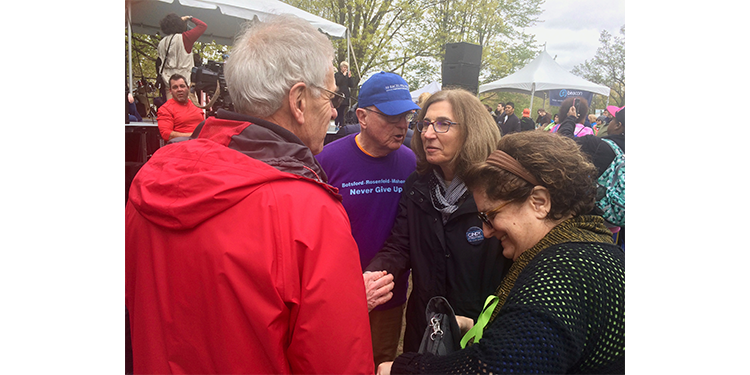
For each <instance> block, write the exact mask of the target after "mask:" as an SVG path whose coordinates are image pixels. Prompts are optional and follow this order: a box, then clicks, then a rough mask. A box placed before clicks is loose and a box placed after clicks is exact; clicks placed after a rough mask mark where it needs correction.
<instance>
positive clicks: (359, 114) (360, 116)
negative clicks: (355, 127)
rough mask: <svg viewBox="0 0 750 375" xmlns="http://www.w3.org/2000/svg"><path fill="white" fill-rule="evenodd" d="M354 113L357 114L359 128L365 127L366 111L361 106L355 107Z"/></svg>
mask: <svg viewBox="0 0 750 375" xmlns="http://www.w3.org/2000/svg"><path fill="white" fill-rule="evenodd" d="M354 113H356V114H357V121H359V126H360V128H362V129H367V111H366V110H364V109H362V108H357V110H356V111H355V112H354Z"/></svg>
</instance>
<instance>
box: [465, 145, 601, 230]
mask: <svg viewBox="0 0 750 375" xmlns="http://www.w3.org/2000/svg"><path fill="white" fill-rule="evenodd" d="M497 149H498V150H502V151H504V152H505V153H507V154H508V155H510V156H512V157H513V158H514V159H516V160H517V161H518V162H519V163H520V164H521V165H522V166H523V167H524V168H526V169H527V170H528V171H529V172H530V173H531V174H532V175H534V177H536V178H537V180H539V181H540V183H541V185H542V186H544V187H545V188H547V190H548V191H549V193H550V198H551V208H550V212H549V214H548V215H547V218H548V219H551V220H559V219H562V218H565V217H567V216H569V215H573V216H578V215H583V214H587V213H589V212H591V210H593V208H594V202H595V197H596V185H595V183H596V177H597V170H596V167H594V165H593V164H592V163H591V161H590V160H589V157H588V156H586V154H584V153H582V152H581V150H580V149H579V147H578V144H576V142H575V141H573V140H572V139H570V138H566V137H563V136H560V135H558V134H552V133H547V132H543V131H525V132H520V133H514V134H509V135H507V136H504V137H502V138H501V139H500V142H498V144H497ZM464 182H465V183H466V186H467V187H468V188H469V189H470V190H475V189H483V190H485V192H486V193H487V197H488V198H489V199H490V200H495V201H498V200H503V201H518V202H522V201H525V200H526V199H527V198H528V197H529V195H531V191H532V190H533V188H534V186H533V185H532V184H531V183H529V182H526V181H525V180H524V179H522V178H520V177H518V176H516V175H514V174H512V173H510V172H508V171H506V170H504V169H501V168H498V167H496V166H494V165H492V164H488V163H487V162H482V163H479V164H477V165H475V166H474V167H473V168H471V169H470V170H469V171H468V172H467V174H466V177H465V178H464Z"/></svg>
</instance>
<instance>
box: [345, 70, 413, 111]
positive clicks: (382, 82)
mask: <svg viewBox="0 0 750 375" xmlns="http://www.w3.org/2000/svg"><path fill="white" fill-rule="evenodd" d="M358 102H359V104H358V106H359V108H365V107H369V106H371V105H374V106H375V107H376V108H377V109H379V110H380V111H381V112H383V113H384V114H386V115H388V116H394V115H400V114H402V113H404V112H408V111H411V110H418V109H419V106H418V105H416V104H415V103H414V102H413V101H412V99H411V93H410V92H409V84H408V83H406V81H405V80H404V79H403V78H401V76H399V75H398V74H394V73H386V72H380V73H376V74H375V75H373V76H372V77H370V79H368V80H367V82H365V83H364V84H363V85H362V87H361V88H360V89H359V100H358Z"/></svg>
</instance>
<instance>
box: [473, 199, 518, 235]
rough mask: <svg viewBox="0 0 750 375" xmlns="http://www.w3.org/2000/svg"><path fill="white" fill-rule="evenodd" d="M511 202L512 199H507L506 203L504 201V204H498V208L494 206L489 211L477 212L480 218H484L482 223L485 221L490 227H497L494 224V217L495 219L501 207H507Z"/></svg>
mask: <svg viewBox="0 0 750 375" xmlns="http://www.w3.org/2000/svg"><path fill="white" fill-rule="evenodd" d="M510 202H512V201H507V202H505V203H503V204H501V205H499V206H497V207H496V208H493V209H492V210H489V211H487V212H479V213H477V216H478V217H479V220H482V223H484V224H485V225H487V226H488V227H490V228H492V229H495V227H494V226H492V219H494V218H495V215H497V213H498V212H500V209H502V208H503V207H505V206H506V205H507V204H508V203H510Z"/></svg>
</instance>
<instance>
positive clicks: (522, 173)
mask: <svg viewBox="0 0 750 375" xmlns="http://www.w3.org/2000/svg"><path fill="white" fill-rule="evenodd" d="M596 175H597V173H596V168H595V167H594V165H593V164H591V162H590V161H588V159H587V158H586V156H584V155H583V154H582V153H581V152H580V150H579V148H578V146H577V145H576V143H575V142H574V141H573V140H571V139H568V138H565V137H561V136H559V135H557V134H550V133H546V132H521V133H516V134H511V135H508V136H505V137H503V138H502V139H501V140H500V142H499V143H498V150H497V151H495V152H493V153H492V154H491V155H490V156H489V158H488V159H487V161H486V162H484V163H481V164H479V165H477V166H475V167H474V168H473V169H472V170H471V171H470V172H469V173H468V174H467V176H466V178H465V179H464V180H465V183H466V185H467V186H468V187H469V189H470V190H471V191H472V193H473V194H474V199H475V201H476V204H477V208H478V209H479V210H480V211H481V212H480V213H479V216H480V218H481V219H482V221H483V223H484V224H483V230H484V235H485V237H496V238H498V239H499V240H500V241H501V242H502V245H503V255H504V256H505V257H507V258H509V259H513V261H514V263H513V266H512V267H511V269H510V271H509V272H508V273H507V275H506V276H505V278H504V279H503V281H502V282H501V284H500V286H499V287H498V288H497V291H496V294H495V295H493V296H489V297H488V298H487V302H486V304H485V310H484V311H483V312H482V315H481V316H480V317H479V319H478V320H477V322H476V325H474V326H473V327H471V326H472V325H473V324H474V322H473V321H472V320H471V319H463V318H461V317H459V323H460V324H461V325H462V329H469V328H471V330H469V332H468V333H467V334H466V335H465V336H464V337H463V340H462V346H464V347H465V348H464V349H462V350H459V351H457V352H454V353H451V354H449V355H446V356H434V355H431V354H417V353H404V354H402V355H401V356H399V357H398V358H396V360H395V361H394V362H386V363H383V364H381V365H380V366H379V367H378V374H390V373H394V374H397V373H427V374H439V373H455V374H458V373H461V374H466V373H504V372H513V373H557V374H559V373H596V374H604V373H624V372H625V256H624V253H623V252H622V250H621V249H620V248H619V247H617V246H615V245H613V244H612V235H611V232H610V231H609V230H608V229H607V227H606V226H605V225H604V220H603V219H602V218H601V217H599V216H590V215H587V213H589V212H591V210H592V208H593V207H594V198H595V194H596V189H595V181H594V180H593V179H592V178H593V177H595V176H596Z"/></svg>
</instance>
